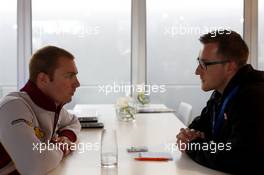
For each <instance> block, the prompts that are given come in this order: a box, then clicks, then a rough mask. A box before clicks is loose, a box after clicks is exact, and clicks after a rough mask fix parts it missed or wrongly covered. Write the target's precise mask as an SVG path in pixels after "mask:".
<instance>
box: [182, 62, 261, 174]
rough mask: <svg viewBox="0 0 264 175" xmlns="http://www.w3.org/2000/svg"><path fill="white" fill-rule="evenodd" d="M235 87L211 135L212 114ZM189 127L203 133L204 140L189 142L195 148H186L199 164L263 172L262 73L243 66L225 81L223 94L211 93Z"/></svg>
mask: <svg viewBox="0 0 264 175" xmlns="http://www.w3.org/2000/svg"><path fill="white" fill-rule="evenodd" d="M237 86H238V90H237V92H236V94H235V95H234V97H233V98H231V99H230V100H229V101H228V103H227V105H226V108H225V109H224V116H223V119H224V120H223V123H222V124H221V125H220V128H219V130H218V131H219V132H218V135H216V136H215V135H213V134H212V133H213V116H216V117H218V114H219V111H220V110H221V107H222V105H223V102H224V100H225V99H226V98H227V96H228V94H230V92H231V91H232V90H233V89H234V88H235V87H237ZM214 113H215V114H216V115H214ZM189 128H192V129H196V130H199V131H202V132H204V133H205V139H196V140H193V141H192V142H190V143H189V145H190V144H194V145H195V144H197V145H196V149H195V148H193V147H192V148H188V150H187V151H186V153H187V154H188V155H189V156H190V157H191V158H192V159H193V160H194V161H196V162H198V163H199V164H202V165H204V166H207V167H209V168H212V169H216V170H220V171H224V172H228V173H233V174H246V173H248V172H250V174H252V173H253V172H257V170H259V171H260V172H263V171H264V166H263V165H262V164H263V162H264V72H262V71H257V70H254V69H253V68H252V66H251V65H245V66H244V67H242V68H241V69H240V70H239V71H238V72H237V73H236V74H235V76H234V77H233V78H232V79H231V81H230V82H229V83H228V85H227V87H226V88H225V90H224V93H223V95H221V94H220V93H218V92H217V91H214V92H213V93H212V95H211V97H210V99H209V100H208V102H207V105H206V107H205V108H204V109H203V110H202V113H201V115H200V116H198V117H196V118H195V119H194V120H193V122H192V123H191V124H190V125H189ZM198 145H199V146H200V147H199V148H198ZM207 148H208V149H207ZM261 166H262V167H261Z"/></svg>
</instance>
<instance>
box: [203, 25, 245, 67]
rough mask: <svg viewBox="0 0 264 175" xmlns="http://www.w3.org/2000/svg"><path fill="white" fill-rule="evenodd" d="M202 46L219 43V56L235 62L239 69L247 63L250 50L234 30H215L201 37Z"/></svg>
mask: <svg viewBox="0 0 264 175" xmlns="http://www.w3.org/2000/svg"><path fill="white" fill-rule="evenodd" d="M199 40H200V42H201V43H202V44H208V43H217V44H218V50H217V52H218V54H220V55H222V56H223V57H225V58H226V59H230V60H233V61H234V62H235V63H236V64H237V65H238V66H239V67H242V66H243V65H245V64H246V63H247V60H248V55H249V49H248V46H247V44H246V43H245V41H244V40H243V39H242V37H241V36H240V35H239V34H238V33H237V32H235V31H232V30H214V31H211V32H209V33H207V34H205V35H202V36H201V37H200V39H199Z"/></svg>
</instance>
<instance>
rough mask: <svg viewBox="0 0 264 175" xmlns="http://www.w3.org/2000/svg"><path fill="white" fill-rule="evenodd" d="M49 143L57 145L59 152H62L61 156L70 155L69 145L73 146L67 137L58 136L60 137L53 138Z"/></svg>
mask: <svg viewBox="0 0 264 175" xmlns="http://www.w3.org/2000/svg"><path fill="white" fill-rule="evenodd" d="M51 141H52V142H53V143H54V144H57V145H59V148H60V150H61V151H62V152H63V156H64V157H65V156H67V155H68V154H70V153H71V151H72V150H71V145H72V144H73V143H72V142H71V141H70V140H69V139H68V137H65V136H60V137H53V138H52V139H51Z"/></svg>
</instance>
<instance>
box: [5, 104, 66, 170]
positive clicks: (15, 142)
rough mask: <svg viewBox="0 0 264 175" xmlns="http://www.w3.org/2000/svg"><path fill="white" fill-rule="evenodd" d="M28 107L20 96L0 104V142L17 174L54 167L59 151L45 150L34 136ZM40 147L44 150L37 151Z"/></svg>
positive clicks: (60, 152)
mask: <svg viewBox="0 0 264 175" xmlns="http://www.w3.org/2000/svg"><path fill="white" fill-rule="evenodd" d="M32 121H33V114H32V113H31V109H30V106H28V104H26V103H25V102H24V101H23V100H21V99H13V100H9V101H7V102H6V103H4V104H2V105H1V107H0V141H1V143H2V145H3V146H4V148H5V150H6V151H7V152H8V154H9V155H10V157H11V159H12V161H13V162H14V164H15V166H16V168H17V170H18V171H19V173H20V174H26V175H42V174H46V173H48V172H49V171H50V170H52V169H54V168H55V167H57V166H58V164H59V162H60V161H61V160H62V157H63V152H62V151H61V150H59V149H53V150H48V149H44V148H45V147H46V148H47V146H48V145H47V143H46V144H45V143H44V142H41V141H40V140H39V139H38V137H37V136H36V135H35V131H34V126H33V125H32ZM41 148H42V149H44V150H42V151H41Z"/></svg>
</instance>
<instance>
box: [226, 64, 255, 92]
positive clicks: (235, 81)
mask: <svg viewBox="0 0 264 175" xmlns="http://www.w3.org/2000/svg"><path fill="white" fill-rule="evenodd" d="M253 70H254V69H253V67H252V66H251V65H250V64H247V65H245V66H243V67H242V68H240V69H239V70H238V71H237V73H236V74H235V75H234V76H233V78H232V79H231V80H230V82H229V83H228V84H227V86H226V88H225V90H224V93H223V96H226V95H228V94H229V92H230V91H232V89H233V88H234V87H235V86H237V85H240V84H242V83H243V82H244V81H246V79H247V75H248V74H249V73H250V72H252V71H253Z"/></svg>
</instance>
